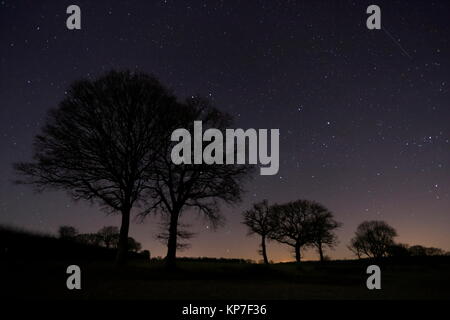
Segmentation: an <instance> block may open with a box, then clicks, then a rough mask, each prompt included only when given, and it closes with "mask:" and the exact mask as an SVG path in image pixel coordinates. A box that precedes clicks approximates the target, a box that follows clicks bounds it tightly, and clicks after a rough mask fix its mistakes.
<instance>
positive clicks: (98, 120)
mask: <svg viewBox="0 0 450 320" xmlns="http://www.w3.org/2000/svg"><path fill="white" fill-rule="evenodd" d="M173 105H176V99H175V97H174V96H173V95H172V94H170V93H169V92H168V90H167V89H166V88H164V87H163V86H162V85H161V84H160V83H159V81H158V80H157V79H155V78H154V77H151V76H148V75H146V74H142V73H130V72H115V71H112V72H110V73H108V74H106V75H104V76H102V77H100V78H99V79H97V80H81V81H77V82H75V83H73V84H72V86H71V87H70V89H69V90H68V92H67V95H66V97H65V98H64V100H63V101H62V102H61V103H60V105H59V107H58V108H56V109H53V110H51V111H50V112H49V115H48V119H47V122H46V125H45V126H44V128H43V129H42V133H41V134H40V135H38V136H36V138H35V141H34V155H33V159H34V161H33V162H30V163H19V164H16V165H15V169H16V171H17V172H18V173H20V174H22V175H23V179H22V180H19V182H20V183H28V184H32V185H34V186H35V187H36V188H37V189H38V190H44V189H59V190H65V191H67V192H68V193H69V194H70V196H71V197H72V198H73V199H76V200H78V199H83V200H88V201H91V202H96V203H98V204H100V206H101V207H102V208H103V209H105V210H107V211H108V212H112V213H120V214H121V216H122V221H121V226H120V238H119V248H118V252H117V258H116V263H117V264H123V263H124V262H125V260H126V255H127V241H128V231H129V224H130V214H131V209H132V208H133V206H135V205H136V204H137V203H139V202H140V201H141V200H142V195H143V192H144V190H145V188H146V182H147V181H149V180H150V176H151V175H152V170H151V169H152V164H153V163H154V158H155V154H156V153H157V151H158V147H159V145H160V143H161V137H162V136H164V137H165V135H163V134H161V133H162V130H164V126H161V123H164V121H163V119H162V118H163V116H164V114H165V113H166V111H167V110H170V108H171V107H172V106H173Z"/></svg>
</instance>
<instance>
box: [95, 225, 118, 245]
mask: <svg viewBox="0 0 450 320" xmlns="http://www.w3.org/2000/svg"><path fill="white" fill-rule="evenodd" d="M97 235H98V237H99V239H100V241H101V242H102V244H103V245H104V246H105V247H106V248H115V247H117V244H118V241H119V228H117V227H114V226H107V227H103V228H101V229H100V230H99V231H98V232H97Z"/></svg>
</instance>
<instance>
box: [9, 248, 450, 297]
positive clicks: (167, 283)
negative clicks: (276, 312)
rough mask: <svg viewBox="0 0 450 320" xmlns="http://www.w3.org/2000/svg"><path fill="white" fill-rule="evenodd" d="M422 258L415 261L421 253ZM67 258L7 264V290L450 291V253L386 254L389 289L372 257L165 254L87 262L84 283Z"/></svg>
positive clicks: (126, 293)
mask: <svg viewBox="0 0 450 320" xmlns="http://www.w3.org/2000/svg"><path fill="white" fill-rule="evenodd" d="M414 260H415V261H414ZM68 264H69V263H68V262H66V263H63V262H48V261H46V262H41V263H37V262H34V263H32V262H26V261H15V262H10V263H8V264H2V270H1V271H2V284H3V285H2V293H1V295H2V296H3V297H15V298H38V299H46V298H58V299H71V298H81V299H189V300H194V299H449V298H450V290H449V288H450V259H448V257H427V259H411V261H409V262H406V261H403V262H401V263H400V262H393V261H383V262H382V263H380V267H381V271H382V289H381V290H368V289H367V288H366V285H365V283H366V278H367V275H366V274H365V270H366V267H367V265H369V264H370V262H369V261H364V260H363V261H333V262H327V263H325V264H320V263H319V262H304V263H302V264H301V266H297V265H295V264H291V263H285V264H274V265H270V266H264V265H257V264H247V263H236V262H204V261H181V262H180V263H179V269H178V270H176V271H172V272H169V271H167V270H165V269H164V268H163V265H162V263H161V262H158V261H153V262H135V263H133V262H132V263H131V264H130V265H129V266H127V267H126V268H124V269H120V270H117V269H116V268H114V267H113V266H112V265H111V264H110V263H107V262H101V263H99V262H96V263H92V262H91V263H79V265H80V267H81V270H82V290H73V291H69V290H67V289H66V277H67V275H66V273H65V271H66V267H67V265H68Z"/></svg>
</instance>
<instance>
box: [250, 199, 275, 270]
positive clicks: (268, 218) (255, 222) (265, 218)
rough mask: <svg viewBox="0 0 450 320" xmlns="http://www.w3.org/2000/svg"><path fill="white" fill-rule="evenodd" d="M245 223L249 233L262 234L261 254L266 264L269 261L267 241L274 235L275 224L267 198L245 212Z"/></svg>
mask: <svg viewBox="0 0 450 320" xmlns="http://www.w3.org/2000/svg"><path fill="white" fill-rule="evenodd" d="M243 216H244V221H243V224H245V225H246V226H247V227H248V230H249V232H248V233H249V235H252V234H258V235H259V236H261V250H260V254H261V255H262V257H263V261H264V263H265V264H268V263H269V259H268V258H267V249H266V241H267V240H269V239H270V237H271V236H272V232H273V230H274V227H275V224H274V219H273V217H272V211H271V208H270V206H269V203H268V201H267V200H263V201H262V202H259V203H255V204H254V205H253V208H252V209H250V210H247V211H244V213H243Z"/></svg>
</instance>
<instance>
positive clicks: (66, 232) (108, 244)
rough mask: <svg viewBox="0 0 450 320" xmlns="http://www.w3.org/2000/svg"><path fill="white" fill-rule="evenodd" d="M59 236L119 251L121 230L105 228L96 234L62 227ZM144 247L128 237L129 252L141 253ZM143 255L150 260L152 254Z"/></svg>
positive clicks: (145, 251) (111, 227)
mask: <svg viewBox="0 0 450 320" xmlns="http://www.w3.org/2000/svg"><path fill="white" fill-rule="evenodd" d="M58 236H59V238H60V239H64V240H71V241H77V242H79V243H83V244H88V245H93V246H100V247H105V248H108V249H117V247H118V244H119V239H120V232H119V228H117V227H114V226H105V227H103V228H101V229H100V230H99V231H97V232H95V233H79V232H78V230H77V229H76V228H75V227H72V226H60V227H59V229H58ZM141 249H142V245H141V244H140V243H139V242H138V241H136V240H135V239H134V238H132V237H128V251H130V252H136V253H137V252H141ZM142 252H143V254H148V258H149V259H150V252H149V251H148V250H144V251H142Z"/></svg>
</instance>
